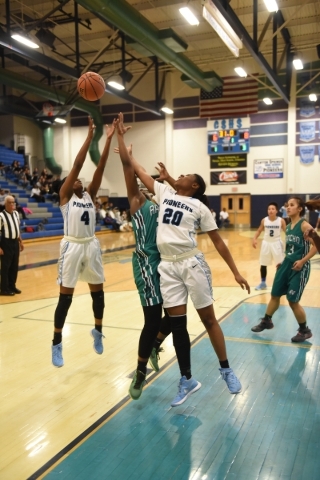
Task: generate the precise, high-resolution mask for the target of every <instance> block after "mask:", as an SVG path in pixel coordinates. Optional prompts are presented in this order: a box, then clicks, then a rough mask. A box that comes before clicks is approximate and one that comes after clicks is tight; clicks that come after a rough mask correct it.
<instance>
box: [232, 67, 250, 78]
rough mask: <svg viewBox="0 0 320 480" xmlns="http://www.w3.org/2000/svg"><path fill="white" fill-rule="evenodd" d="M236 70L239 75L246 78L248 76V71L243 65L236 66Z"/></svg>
mask: <svg viewBox="0 0 320 480" xmlns="http://www.w3.org/2000/svg"><path fill="white" fill-rule="evenodd" d="M234 71H235V72H236V73H237V74H238V75H239V77H243V78H245V77H247V76H248V74H247V72H246V71H245V70H244V69H243V68H242V67H236V68H235V69H234Z"/></svg>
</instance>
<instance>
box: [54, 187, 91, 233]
mask: <svg viewBox="0 0 320 480" xmlns="http://www.w3.org/2000/svg"><path fill="white" fill-rule="evenodd" d="M60 210H61V212H62V216H63V219H64V234H65V235H67V236H69V237H75V238H86V237H87V238H88V237H93V236H94V233H95V224H96V218H95V208H94V205H93V202H92V199H91V197H90V195H89V193H88V192H83V196H82V198H79V197H78V196H77V195H75V194H73V195H72V197H71V198H70V200H69V202H68V203H66V204H65V205H62V206H60Z"/></svg>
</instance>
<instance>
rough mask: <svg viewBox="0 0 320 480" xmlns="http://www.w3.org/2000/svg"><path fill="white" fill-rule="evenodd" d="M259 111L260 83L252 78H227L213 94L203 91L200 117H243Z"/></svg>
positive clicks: (201, 93)
mask: <svg viewBox="0 0 320 480" xmlns="http://www.w3.org/2000/svg"><path fill="white" fill-rule="evenodd" d="M257 111H258V82H257V81H256V80H255V79H254V78H252V77H249V78H241V77H225V78H224V79H223V86H221V87H216V88H215V89H214V90H212V92H206V91H204V90H202V89H201V92H200V117H202V118H220V119H222V118H226V117H232V118H235V117H243V116H246V115H247V114H250V113H257Z"/></svg>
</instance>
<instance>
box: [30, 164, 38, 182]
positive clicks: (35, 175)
mask: <svg viewBox="0 0 320 480" xmlns="http://www.w3.org/2000/svg"><path fill="white" fill-rule="evenodd" d="M38 178H39V172H38V169H37V167H36V168H34V169H33V172H32V177H31V182H30V185H31V187H34V186H35V184H36V183H37V182H38Z"/></svg>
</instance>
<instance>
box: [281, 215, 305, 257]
mask: <svg viewBox="0 0 320 480" xmlns="http://www.w3.org/2000/svg"><path fill="white" fill-rule="evenodd" d="M305 221H306V220H305V218H301V219H300V220H299V221H298V223H296V224H295V226H294V227H293V228H291V223H289V224H288V225H287V228H286V258H287V259H288V260H290V262H292V263H294V262H296V261H297V260H301V258H303V257H305V256H306V255H307V253H308V252H309V250H310V243H309V242H308V241H307V240H305V239H304V238H303V232H302V230H301V225H302V223H303V222H305Z"/></svg>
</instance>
